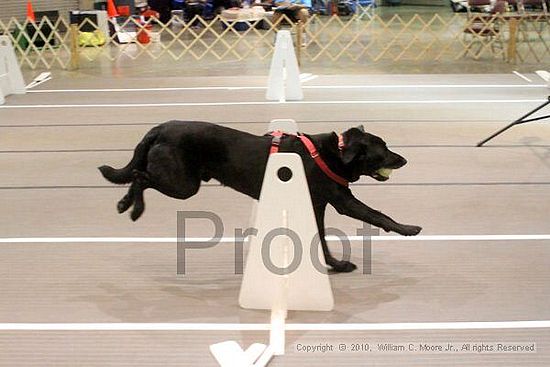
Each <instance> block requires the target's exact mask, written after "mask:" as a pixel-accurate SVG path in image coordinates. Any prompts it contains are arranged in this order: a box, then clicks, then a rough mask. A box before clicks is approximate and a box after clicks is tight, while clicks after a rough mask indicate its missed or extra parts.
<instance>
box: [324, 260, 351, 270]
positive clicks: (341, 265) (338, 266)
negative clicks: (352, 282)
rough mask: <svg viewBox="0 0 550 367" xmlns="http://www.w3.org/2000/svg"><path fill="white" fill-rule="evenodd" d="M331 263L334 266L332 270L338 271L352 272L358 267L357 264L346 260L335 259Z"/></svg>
mask: <svg viewBox="0 0 550 367" xmlns="http://www.w3.org/2000/svg"><path fill="white" fill-rule="evenodd" d="M329 265H330V266H331V267H332V270H333V271H335V272H337V273H351V272H352V271H354V270H355V269H357V265H355V264H354V263H352V262H350V261H345V260H341V261H338V260H335V261H333V262H332V263H331V264H329Z"/></svg>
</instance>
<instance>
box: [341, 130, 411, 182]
mask: <svg viewBox="0 0 550 367" xmlns="http://www.w3.org/2000/svg"><path fill="white" fill-rule="evenodd" d="M342 135H343V138H344V147H343V148H342V162H343V163H344V164H345V165H346V166H347V167H348V168H349V170H350V171H351V172H352V179H351V181H356V180H358V179H359V177H360V176H361V175H367V176H370V177H372V178H374V179H375V180H377V181H386V180H387V179H389V178H390V174H391V171H392V170H394V169H397V168H401V167H403V166H404V165H405V164H407V160H406V159H405V158H403V157H401V156H400V155H399V154H397V153H394V152H392V151H391V150H389V149H388V147H387V146H386V143H385V142H384V140H382V139H381V138H379V137H378V136H376V135H372V134H369V133H366V132H365V130H364V128H363V126H358V127H354V128H351V129H349V130H347V131H345V132H344V133H343V134H342Z"/></svg>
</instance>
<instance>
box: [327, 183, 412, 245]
mask: <svg viewBox="0 0 550 367" xmlns="http://www.w3.org/2000/svg"><path fill="white" fill-rule="evenodd" d="M331 205H332V206H334V208H335V209H336V211H338V213H340V214H343V215H347V216H348V217H352V218H355V219H358V220H360V221H363V222H367V223H369V224H372V225H373V226H376V227H379V228H382V229H383V230H384V231H386V232H390V231H393V232H397V233H399V234H401V235H403V236H416V235H417V234H418V233H420V231H421V230H422V227H419V226H414V225H408V224H400V223H397V222H396V221H394V220H393V219H391V218H390V217H388V216H387V215H385V214H383V213H381V212H379V211H378V210H375V209H372V208H370V207H368V206H367V205H365V204H363V203H362V202H361V201H359V200H358V199H357V198H355V197H354V196H353V194H352V193H351V190H350V189H342V190H340V191H339V193H338V195H337V197H336V198H335V200H333V201H331Z"/></svg>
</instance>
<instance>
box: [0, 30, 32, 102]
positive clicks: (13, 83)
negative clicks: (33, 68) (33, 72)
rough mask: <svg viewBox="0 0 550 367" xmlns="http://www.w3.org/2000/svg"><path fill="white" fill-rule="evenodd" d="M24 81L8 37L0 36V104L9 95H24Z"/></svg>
mask: <svg viewBox="0 0 550 367" xmlns="http://www.w3.org/2000/svg"><path fill="white" fill-rule="evenodd" d="M25 92H26V89H25V81H24V80H23V74H21V68H20V67H19V64H18V63H17V58H16V57H15V51H14V50H13V45H12V43H11V41H10V38H9V37H8V36H0V104H4V103H5V101H6V100H5V97H6V96H8V95H10V94H25Z"/></svg>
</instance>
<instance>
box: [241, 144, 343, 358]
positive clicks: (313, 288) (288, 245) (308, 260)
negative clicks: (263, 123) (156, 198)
mask: <svg viewBox="0 0 550 367" xmlns="http://www.w3.org/2000/svg"><path fill="white" fill-rule="evenodd" d="M281 169H287V170H288V169H289V170H290V171H291V173H292V177H291V178H290V179H289V180H288V181H283V180H282V179H281V178H279V174H278V173H279V170H281ZM255 228H256V229H257V230H258V234H257V236H254V237H251V239H250V248H249V251H248V258H247V262H246V267H245V271H244V275H243V281H242V286H241V292H240V295H239V304H240V305H241V307H243V308H250V309H263V310H270V311H271V331H270V346H271V347H272V349H273V352H274V354H275V355H282V354H284V353H285V320H286V316H287V311H288V310H298V311H331V310H332V308H333V307H334V297H333V294H332V288H331V285H330V280H329V277H328V273H327V270H326V264H325V261H324V257H323V252H322V250H321V244H320V242H319V241H315V243H313V245H314V246H316V247H317V248H316V249H314V251H312V249H311V245H312V241H313V240H314V239H315V238H316V236H317V224H316V222H315V215H314V212H313V205H312V203H311V196H310V193H309V188H308V185H307V180H306V175H305V171H304V167H303V164H302V158H301V157H300V156H299V155H298V154H295V153H276V154H272V155H271V156H270V158H269V160H268V163H267V167H266V170H265V176H264V184H263V186H262V192H261V194H260V201H259V203H258V209H257V214H256V222H255ZM274 230H277V231H278V232H274ZM285 232H290V233H289V234H288V236H287V235H284V234H285ZM292 236H296V238H294V240H295V241H300V243H294V244H293V243H292V241H291V237H292ZM264 242H265V243H264ZM299 252H301V259H298V258H296V257H295V256H296V254H297V253H299ZM312 253H313V254H314V255H315V256H316V257H315V259H313V258H312V255H311V254H312ZM298 260H300V262H299V263H296V265H295V268H294V263H295V262H296V261H298ZM314 261H315V262H316V263H317V264H319V265H320V267H321V269H318V268H319V266H318V268H316V267H315V266H314ZM268 263H270V265H271V266H272V267H273V268H275V269H277V270H278V271H277V272H274V271H273V269H270V268H268V266H267V264H268ZM291 264H292V265H293V267H292V269H293V271H292V272H290V273H289V272H288V271H282V272H279V270H281V269H286V268H288V267H289V265H291Z"/></svg>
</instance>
